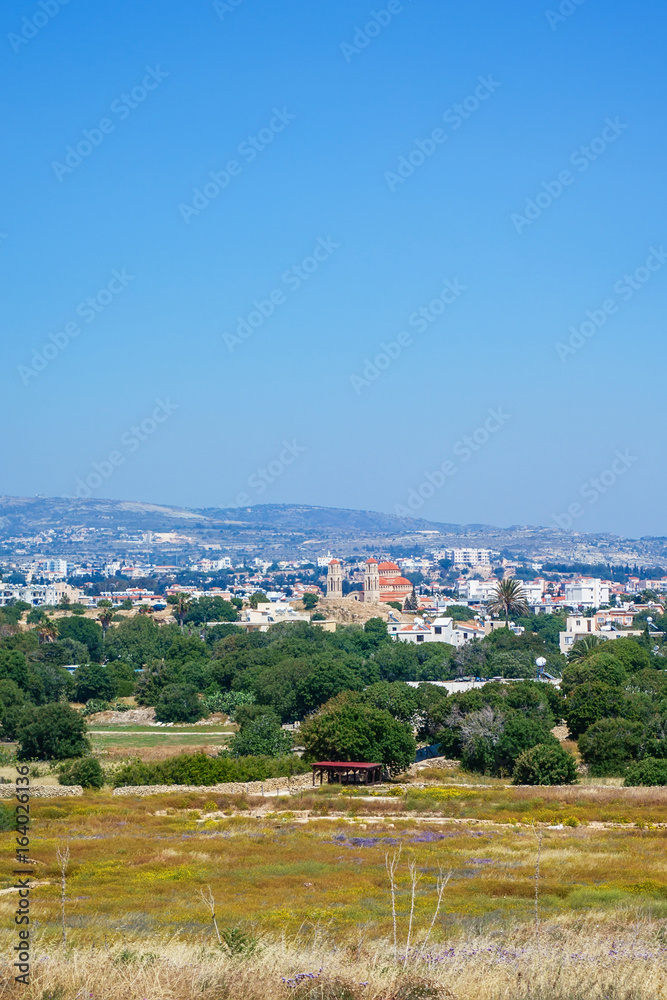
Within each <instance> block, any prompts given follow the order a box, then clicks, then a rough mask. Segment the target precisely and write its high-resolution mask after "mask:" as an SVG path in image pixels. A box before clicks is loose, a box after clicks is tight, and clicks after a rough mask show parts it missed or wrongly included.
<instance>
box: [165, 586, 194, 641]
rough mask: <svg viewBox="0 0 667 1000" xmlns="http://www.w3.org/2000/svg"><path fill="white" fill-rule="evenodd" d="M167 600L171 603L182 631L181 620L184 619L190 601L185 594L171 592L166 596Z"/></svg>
mask: <svg viewBox="0 0 667 1000" xmlns="http://www.w3.org/2000/svg"><path fill="white" fill-rule="evenodd" d="M167 602H168V603H169V604H172V605H173V607H174V615H175V616H176V618H178V624H179V625H180V626H181V632H182V631H183V622H184V620H185V616H186V615H187V613H188V611H189V610H190V608H191V607H192V601H191V599H190V597H189V596H188V595H187V594H171V595H170V596H169V597H168V598H167Z"/></svg>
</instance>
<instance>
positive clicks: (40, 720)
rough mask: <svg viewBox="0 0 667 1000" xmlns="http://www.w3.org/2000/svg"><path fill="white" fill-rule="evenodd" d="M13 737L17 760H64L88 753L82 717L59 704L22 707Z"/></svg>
mask: <svg viewBox="0 0 667 1000" xmlns="http://www.w3.org/2000/svg"><path fill="white" fill-rule="evenodd" d="M17 738H18V742H19V746H18V750H17V757H18V759H19V760H33V759H37V760H65V759H67V758H69V757H81V756H83V754H85V753H87V752H88V751H89V750H90V743H89V741H88V738H87V737H86V722H85V720H84V718H83V716H82V715H80V714H79V712H76V711H75V710H74V709H73V708H70V707H69V705H63V704H49V705H43V706H41V707H40V708H37V707H35V706H33V705H31V706H29V707H27V708H25V709H24V710H23V712H22V714H21V718H20V720H19V724H18V732H17Z"/></svg>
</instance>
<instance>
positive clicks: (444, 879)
mask: <svg viewBox="0 0 667 1000" xmlns="http://www.w3.org/2000/svg"><path fill="white" fill-rule="evenodd" d="M451 877H452V870H451V869H450V871H448V872H447V874H446V875H445V874H444V873H443V870H442V868H441V869H440V874H439V875H438V880H437V882H436V886H435V891H436V894H437V899H436V904H435V911H434V913H433V919H432V920H431V923H430V925H429V928H428V931H427V934H426V937H425V938H424V941H423V944H422V946H421V949H420V951H419V955H418V956H417V957H418V958H421V957H422V955H423V954H424V949H425V948H426V945H427V944H428V939H429V938H430V936H431V931H432V930H433V928H434V927H435V922H436V920H437V919H438V913H439V912H440V906H441V904H442V897H443V896H444V893H445V889H446V888H447V883H448V882H449V880H450V878H451Z"/></svg>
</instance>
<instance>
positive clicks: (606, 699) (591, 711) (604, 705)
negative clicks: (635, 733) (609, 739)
mask: <svg viewBox="0 0 667 1000" xmlns="http://www.w3.org/2000/svg"><path fill="white" fill-rule="evenodd" d="M620 641H621V640H620V639H619V640H618V642H620ZM623 700H624V699H623V693H622V692H621V691H619V690H618V689H617V688H613V687H611V685H609V684H603V683H601V682H600V681H590V682H586V683H584V684H579V685H578V686H577V687H576V688H575V689H574V691H573V692H572V693H571V694H570V696H569V697H568V699H567V701H566V703H565V720H566V722H567V724H568V727H569V729H570V732H571V733H572V735H573V736H574V737H577V736H580V735H581V734H582V733H583V732H584V731H585V730H586V729H588V727H589V726H592V725H593V723H595V722H598V721H599V720H600V719H610V718H613V717H615V716H619V715H622V714H623Z"/></svg>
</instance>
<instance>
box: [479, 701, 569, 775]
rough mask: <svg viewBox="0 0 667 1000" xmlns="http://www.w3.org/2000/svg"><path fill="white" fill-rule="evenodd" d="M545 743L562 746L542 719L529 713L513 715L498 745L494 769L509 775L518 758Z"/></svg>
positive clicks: (506, 724) (554, 747) (554, 746)
mask: <svg viewBox="0 0 667 1000" xmlns="http://www.w3.org/2000/svg"><path fill="white" fill-rule="evenodd" d="M538 744H543V745H546V746H550V747H552V748H553V749H556V748H557V747H559V746H560V744H559V743H558V740H557V739H556V737H555V736H554V735H553V734H552V733H551V732H549V727H548V725H547V724H546V723H544V722H542V721H541V720H540V719H536V718H534V717H531V716H529V715H520V714H518V713H517V714H515V715H511V716H510V717H509V718H508V719H507V722H506V723H505V727H504V729H503V732H502V734H501V736H500V739H499V740H498V743H497V745H496V752H495V760H494V770H495V772H496V773H497V774H502V775H509V774H511V773H512V771H513V770H514V765H515V763H516V760H517V758H518V757H519V756H520V755H521V754H522V753H523V752H524V751H525V750H530V749H531V748H532V747H536V746H538Z"/></svg>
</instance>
